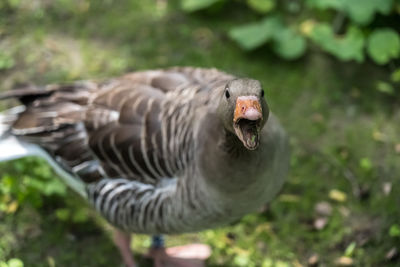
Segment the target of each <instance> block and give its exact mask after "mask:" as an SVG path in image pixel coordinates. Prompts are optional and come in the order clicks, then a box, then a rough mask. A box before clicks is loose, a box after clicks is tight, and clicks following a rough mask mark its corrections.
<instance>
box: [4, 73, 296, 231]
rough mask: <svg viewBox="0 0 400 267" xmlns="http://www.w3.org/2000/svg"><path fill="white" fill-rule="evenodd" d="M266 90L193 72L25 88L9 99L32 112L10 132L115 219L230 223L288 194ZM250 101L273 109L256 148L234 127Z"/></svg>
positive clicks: (153, 226) (153, 223)
mask: <svg viewBox="0 0 400 267" xmlns="http://www.w3.org/2000/svg"><path fill="white" fill-rule="evenodd" d="M227 90H228V91H229V92H228V94H229V96H227V95H225V94H227V93H226V91H227ZM262 93H263V92H262V88H261V85H260V83H259V82H258V81H255V80H251V79H237V78H236V77H234V76H232V75H229V74H226V73H224V72H221V71H218V70H215V69H200V68H189V67H186V68H171V69H167V70H153V71H143V72H135V73H132V74H128V75H125V76H123V77H120V78H116V79H113V80H109V81H106V82H99V83H97V82H93V81H87V82H79V83H74V84H69V85H49V86H46V87H43V88H37V87H29V88H23V89H20V90H14V91H11V92H6V93H5V94H3V95H0V99H1V98H3V99H5V98H9V97H18V98H19V99H20V100H21V102H22V103H23V104H24V106H25V109H20V110H17V111H15V110H14V111H10V112H8V115H7V114H6V115H5V116H3V117H4V118H5V120H4V121H6V120H7V123H8V125H10V127H9V128H8V129H7V133H6V134H8V136H12V137H16V138H17V140H18V142H19V143H18V144H19V145H20V146H24V144H36V145H38V146H39V147H40V148H42V149H43V150H44V151H46V153H47V154H48V155H50V157H51V158H52V159H53V160H54V161H55V162H56V164H57V166H59V167H61V169H62V170H63V171H64V172H66V173H67V174H68V175H69V176H71V177H72V179H69V180H75V182H76V181H80V183H81V184H83V185H84V187H85V188H86V197H87V199H88V201H89V202H90V203H92V205H93V206H94V207H95V209H96V210H98V211H99V212H100V213H101V214H102V215H103V216H104V217H105V218H106V219H107V220H108V221H110V222H111V223H112V224H113V225H115V226H117V227H119V228H121V229H124V230H126V231H131V232H136V233H151V234H159V233H182V232H190V231H198V230H202V229H207V228H212V227H217V226H220V225H224V224H227V223H230V222H232V221H235V220H237V219H239V218H240V217H242V216H243V215H245V214H247V213H249V212H252V211H254V210H256V209H257V208H258V207H260V206H261V205H262V204H264V203H266V202H268V201H270V200H271V199H272V198H273V197H274V196H275V195H276V194H277V192H278V191H279V190H280V188H281V187H282V184H283V182H284V180H285V176H286V173H287V169H288V161H289V151H288V141H287V137H286V134H285V132H284V131H283V129H282V127H281V126H280V124H279V122H278V120H277V119H276V118H275V117H274V115H272V114H269V110H268V106H267V104H266V102H265V100H264V99H263V97H262ZM243 95H244V96H251V97H257V98H258V97H259V98H260V102H261V109H262V111H263V118H262V119H261V120H260V122H259V124H260V125H259V127H260V131H261V132H260V133H259V135H257V136H254V138H253V139H252V141H254V140H256V141H254V142H258V139H259V145H258V148H257V149H255V150H252V149H253V148H252V147H251V149H246V147H245V146H244V145H243V144H244V143H242V142H241V140H240V138H238V136H236V135H235V129H234V126H232V125H233V123H232V122H233V116H234V114H233V112H234V109H235V99H236V98H237V97H238V96H243ZM7 118H8V119H7ZM242 123H243V124H244V123H245V122H244V120H243V121H242ZM246 123H247V122H246ZM238 125H239V124H238ZM251 125H252V124H250V126H251ZM250 126H248V127H250ZM237 127H239V126H237ZM240 127H242V126H241V125H240ZM246 127H247V126H246ZM251 127H252V126H251ZM257 127H258V126H257ZM255 134H256V133H255ZM4 136H5V134H4ZM243 138H247V140H248V144H250V146H251V145H253V144H254V142H253V143H251V142H250V141H249V140H250V139H249V138H248V137H247V136H244V137H243ZM3 140H6V139H4V137H3ZM14 141H15V140H14ZM3 143H4V142H3ZM0 144H1V143H0ZM246 144H247V143H246ZM257 144H258V143H257ZM0 147H1V146H0ZM254 148H255V147H254Z"/></svg>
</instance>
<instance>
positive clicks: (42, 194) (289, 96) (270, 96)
mask: <svg viewBox="0 0 400 267" xmlns="http://www.w3.org/2000/svg"><path fill="white" fill-rule="evenodd" d="M9 2H10V3H11V2H13V3H19V1H9ZM71 2H72V3H73V4H71ZM55 3H56V4H54V3H53V4H52V2H51V1H39V0H35V1H21V2H20V5H17V4H15V5H14V7H13V8H10V7H5V6H2V4H0V89H1V90H8V89H11V88H12V87H15V86H17V85H19V84H26V83H35V84H46V83H52V82H60V81H63V82H65V81H72V80H79V79H89V78H90V79H92V78H96V79H100V78H106V77H110V76H114V75H119V74H123V73H125V72H128V71H133V70H141V69H150V68H162V67H168V66H176V65H179V66H198V67H216V68H219V69H222V70H225V71H227V72H230V73H234V74H236V75H239V76H247V77H252V78H255V79H259V80H260V81H261V82H262V84H263V86H264V87H265V91H266V99H267V101H268V103H269V105H270V108H271V110H272V111H273V112H274V113H275V114H277V116H278V117H279V118H280V120H281V122H282V124H283V125H284V127H285V128H286V130H287V132H288V133H289V135H290V141H291V146H292V158H291V170H290V175H289V177H288V181H287V183H286V185H285V187H284V189H283V190H282V192H281V194H280V195H279V197H278V198H277V199H276V200H275V201H274V202H272V203H271V204H270V205H268V206H267V205H266V206H265V207H264V208H263V209H260V212H258V213H255V214H250V215H248V216H246V217H245V218H243V219H242V220H241V221H240V222H237V223H236V224H234V225H232V226H229V227H224V228H221V229H216V230H208V231H204V232H202V233H198V234H190V235H181V236H172V237H168V239H167V244H168V245H175V244H184V243H188V242H193V241H199V242H204V243H207V244H209V245H210V246H211V247H212V249H213V254H212V256H211V258H210V259H209V260H208V266H249V267H252V266H263V267H267V266H306V265H307V264H312V263H313V261H316V262H317V263H319V266H333V265H346V264H348V265H355V266H399V265H400V261H399V259H398V257H397V258H396V248H397V254H398V250H399V247H400V227H399V222H400V186H399V185H400V179H399V173H400V136H399V134H398V133H399V132H400V123H399V121H400V109H399V104H398V103H399V97H398V95H399V94H397V97H396V96H389V95H387V94H384V93H382V92H380V91H379V90H376V84H377V83H379V81H381V80H385V79H388V77H387V76H388V74H387V73H388V72H387V70H386V69H385V68H378V67H376V66H374V65H372V64H371V63H368V62H367V63H365V64H362V65H360V64H356V63H351V62H350V63H349V62H346V63H343V62H338V61H337V60H335V59H333V58H330V57H329V56H326V55H324V54H321V53H320V52H319V51H317V50H314V49H311V51H309V53H308V54H307V55H306V56H305V57H303V58H301V59H300V60H298V61H294V62H287V61H282V60H280V59H278V58H276V57H275V56H274V55H272V54H270V52H269V50H268V48H267V47H265V48H261V49H258V50H256V51H254V52H251V53H244V52H243V51H241V50H240V49H239V48H238V47H237V46H236V45H235V44H234V43H232V42H231V41H230V40H229V39H227V37H226V31H225V30H226V29H228V28H229V27H230V26H231V25H232V23H233V22H234V21H235V20H237V21H241V20H245V18H246V16H250V15H247V14H246V12H241V11H240V10H237V9H232V12H231V13H230V14H229V16H215V15H213V14H209V13H207V12H206V13H200V14H191V15H185V14H183V13H182V12H181V11H180V10H179V7H178V5H176V4H173V3H172V4H169V5H167V3H166V2H165V1H162V0H159V1H145V0H141V1H127V0H125V1H118V2H117V1H113V0H105V1H98V2H89V1H69V2H68V1H55ZM232 18H234V19H232ZM0 105H1V107H2V108H6V107H8V106H10V105H12V103H4V102H3V103H1V104H0ZM0 173H1V180H0V236H1V239H0V266H7V265H5V264H6V263H5V262H7V261H9V260H10V259H13V258H16V259H19V260H20V261H22V262H23V263H24V264H25V266H76V265H78V266H119V265H121V261H120V257H119V254H118V252H117V250H116V249H115V247H114V246H113V245H112V243H111V239H110V234H109V226H107V225H106V224H105V222H104V221H103V220H102V219H101V218H99V216H98V215H97V214H95V212H93V211H92V210H91V209H90V208H89V207H87V206H86V204H84V201H83V200H82V199H80V198H79V197H78V195H76V194H75V193H73V192H71V191H69V190H67V189H66V188H65V186H64V185H62V184H61V182H59V181H58V180H57V179H56V178H55V177H53V176H54V175H53V174H52V172H51V170H50V169H49V167H48V166H47V165H46V164H45V163H44V162H42V161H40V160H36V159H26V160H22V161H21V160H20V161H13V162H11V163H2V164H1V165H0ZM149 244H150V241H149V238H148V237H147V236H135V237H134V239H133V246H132V247H133V250H134V252H135V256H136V257H137V258H138V259H139V260H140V261H141V263H142V265H141V266H150V265H149V263H148V262H146V261H145V259H143V257H142V256H141V255H142V253H143V252H144V251H145V250H146V247H148V246H149ZM390 252H392V254H394V255H389V254H390ZM393 252H394V253H393ZM9 265H10V266H11V264H9Z"/></svg>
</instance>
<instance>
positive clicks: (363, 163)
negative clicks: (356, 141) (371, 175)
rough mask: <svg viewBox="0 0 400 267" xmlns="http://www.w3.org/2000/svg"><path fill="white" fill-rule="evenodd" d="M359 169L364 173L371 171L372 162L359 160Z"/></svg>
mask: <svg viewBox="0 0 400 267" xmlns="http://www.w3.org/2000/svg"><path fill="white" fill-rule="evenodd" d="M360 167H361V168H362V169H363V170H365V171H369V170H371V169H372V162H371V160H370V159H369V158H362V159H361V160H360Z"/></svg>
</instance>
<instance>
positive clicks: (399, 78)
mask: <svg viewBox="0 0 400 267" xmlns="http://www.w3.org/2000/svg"><path fill="white" fill-rule="evenodd" d="M390 79H391V80H392V82H394V83H398V82H400V68H398V69H396V70H395V71H393V72H392V75H391V76H390Z"/></svg>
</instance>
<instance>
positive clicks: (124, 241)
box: [113, 229, 136, 267]
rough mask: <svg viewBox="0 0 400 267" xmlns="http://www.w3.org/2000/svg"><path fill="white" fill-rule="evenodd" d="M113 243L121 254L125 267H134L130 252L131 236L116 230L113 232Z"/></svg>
mask: <svg viewBox="0 0 400 267" xmlns="http://www.w3.org/2000/svg"><path fill="white" fill-rule="evenodd" d="M113 239H114V243H115V245H116V246H117V247H118V249H119V252H120V253H121V256H122V260H123V261H124V264H125V266H126V267H136V264H135V261H134V259H133V256H132V251H131V235H130V234H128V233H124V232H121V231H120V230H118V229H115V230H114V236H113Z"/></svg>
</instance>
